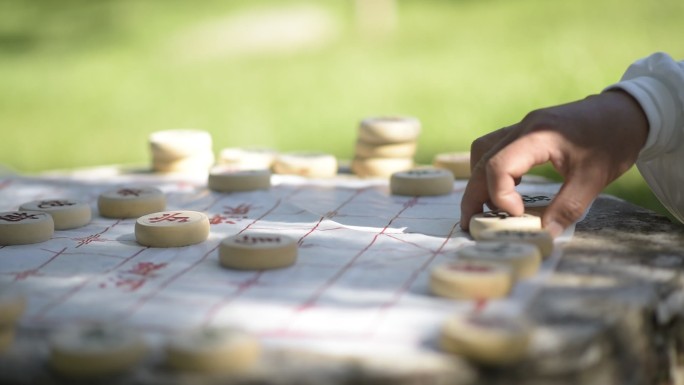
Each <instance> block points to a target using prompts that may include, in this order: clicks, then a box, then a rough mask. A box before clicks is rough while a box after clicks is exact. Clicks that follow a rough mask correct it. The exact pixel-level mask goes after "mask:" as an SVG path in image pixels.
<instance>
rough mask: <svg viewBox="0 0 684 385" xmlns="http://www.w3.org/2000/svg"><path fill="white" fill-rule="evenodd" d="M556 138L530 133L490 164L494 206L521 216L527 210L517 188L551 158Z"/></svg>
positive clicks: (488, 172)
mask: <svg viewBox="0 0 684 385" xmlns="http://www.w3.org/2000/svg"><path fill="white" fill-rule="evenodd" d="M555 141H556V138H555V137H554V135H553V134H551V133H549V132H544V131H539V132H533V133H529V134H527V135H525V136H522V137H520V138H518V139H516V140H515V141H513V142H511V143H510V144H508V145H507V146H506V147H504V148H502V149H501V150H500V151H499V152H498V153H496V154H495V155H494V156H492V157H491V158H490V159H489V161H488V162H487V166H486V176H487V186H488V195H489V199H490V200H491V201H492V203H493V204H494V205H495V206H496V207H498V208H499V209H501V210H504V211H507V212H509V213H511V214H512V215H522V214H523V213H524V211H525V208H524V206H523V203H522V199H521V198H520V194H518V192H517V191H516V190H515V186H516V185H517V184H518V182H519V181H520V178H521V177H522V176H523V175H524V174H525V173H527V171H529V170H530V169H531V168H532V167H534V166H536V165H539V164H542V163H546V162H547V161H548V160H549V159H550V157H551V151H552V149H553V148H554V146H553V143H554V142H555Z"/></svg>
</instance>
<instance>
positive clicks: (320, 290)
mask: <svg viewBox="0 0 684 385" xmlns="http://www.w3.org/2000/svg"><path fill="white" fill-rule="evenodd" d="M417 200H418V198H417V197H414V198H412V199H411V200H410V201H409V202H416V201H417ZM409 202H407V204H405V205H404V206H403V207H402V209H401V210H399V212H398V213H397V214H396V215H394V217H392V219H390V220H389V222H388V223H387V224H386V225H385V227H384V228H383V229H382V230H381V231H380V232H379V233H377V234H375V236H373V239H372V240H371V241H370V243H369V244H368V245H366V246H365V247H364V248H363V249H361V250H360V251H359V252H358V253H356V255H354V257H352V259H351V260H350V261H349V262H347V263H346V264H345V265H344V266H342V268H340V270H338V271H337V273H335V275H334V276H332V277H331V278H330V279H329V280H328V281H327V282H326V283H324V284H323V285H322V286H321V287H319V288H318V289H317V290H316V291H315V292H314V294H313V295H311V296H310V297H309V298H308V299H307V300H306V301H305V302H304V303H302V304H301V305H299V306H298V307H297V308H296V309H295V315H297V314H299V313H302V312H304V311H306V310H308V309H310V308H312V307H314V305H315V304H316V302H317V301H318V300H319V299H320V298H321V296H323V293H325V291H326V290H328V289H329V288H330V287H331V286H332V285H334V284H335V283H336V282H337V281H338V280H339V279H340V278H342V276H343V275H344V274H345V273H346V272H347V271H348V270H349V269H350V268H351V267H352V266H354V264H355V263H356V261H357V260H358V259H359V257H361V256H362V255H363V254H364V253H365V252H366V251H368V250H369V249H370V248H371V246H373V245H374V244H375V242H376V241H377V239H378V238H379V237H380V236H381V235H383V234H384V233H385V231H386V230H387V228H389V226H390V225H392V222H393V221H394V220H396V219H397V218H398V217H399V216H400V215H401V214H402V213H403V212H404V211H406V210H407V209H409V208H410V207H411V206H412V204H410V203H409ZM291 322H293V320H290V323H291ZM288 329H289V326H288V327H286V328H285V329H284V330H288Z"/></svg>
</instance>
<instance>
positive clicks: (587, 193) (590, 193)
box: [542, 172, 605, 237]
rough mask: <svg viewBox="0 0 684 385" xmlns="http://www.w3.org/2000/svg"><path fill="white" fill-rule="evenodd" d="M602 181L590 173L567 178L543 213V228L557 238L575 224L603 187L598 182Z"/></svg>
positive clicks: (603, 185)
mask: <svg viewBox="0 0 684 385" xmlns="http://www.w3.org/2000/svg"><path fill="white" fill-rule="evenodd" d="M602 180H603V178H601V177H599V176H598V175H595V173H590V172H585V173H582V174H581V176H580V174H579V173H576V174H573V175H572V176H570V177H568V178H567V179H566V181H565V183H564V184H563V186H562V187H561V189H560V191H559V192H558V194H557V195H556V197H555V198H554V199H553V201H552V202H551V204H550V205H549V207H548V208H547V209H546V211H545V212H544V216H543V218H542V223H543V226H544V228H545V229H546V230H548V231H549V232H550V233H551V235H553V236H554V237H557V236H558V235H560V234H561V233H562V232H563V230H564V229H566V228H567V227H568V226H571V225H572V224H574V223H575V222H577V221H578V220H579V219H580V218H581V217H582V216H583V215H584V212H585V211H586V210H587V209H588V208H589V206H590V205H591V203H592V202H593V201H594V199H595V198H596V197H597V196H598V195H599V194H600V193H601V191H602V190H603V188H604V187H605V184H603V183H601V182H600V181H602Z"/></svg>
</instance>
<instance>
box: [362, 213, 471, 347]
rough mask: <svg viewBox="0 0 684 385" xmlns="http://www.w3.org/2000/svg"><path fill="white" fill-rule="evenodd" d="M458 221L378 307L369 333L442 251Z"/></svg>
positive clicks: (457, 225)
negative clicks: (434, 248) (428, 255)
mask: <svg viewBox="0 0 684 385" xmlns="http://www.w3.org/2000/svg"><path fill="white" fill-rule="evenodd" d="M459 223H460V222H456V223H455V224H454V225H453V226H452V227H451V230H450V231H449V235H447V237H446V238H444V241H443V242H442V244H441V245H440V246H439V248H437V250H435V251H433V252H432V255H430V258H428V259H427V260H425V261H424V262H423V264H422V265H421V266H420V267H419V268H418V269H416V270H414V271H413V272H412V273H411V275H410V276H409V278H408V279H407V280H406V282H404V285H402V287H401V288H399V290H397V291H396V292H395V294H394V297H393V298H392V299H391V300H390V301H389V302H387V303H385V304H383V305H382V306H381V307H380V310H379V314H378V316H377V318H376V320H375V322H374V325H375V326H374V327H373V331H372V332H371V334H374V333H375V331H376V329H377V327H378V325H380V324H381V322H382V320H383V319H384V318H385V316H386V314H387V311H388V310H389V309H391V308H393V307H394V306H396V305H397V303H399V300H400V299H401V297H403V296H404V294H406V292H407V291H408V290H409V289H410V288H411V285H413V283H414V282H415V281H416V279H418V276H419V275H420V273H422V272H423V271H425V269H427V267H428V266H430V264H431V263H432V262H433V261H434V260H435V258H436V257H437V255H439V254H440V253H441V252H442V249H444V246H446V244H447V242H449V239H451V237H453V235H454V233H455V232H456V231H457V229H458V228H459Z"/></svg>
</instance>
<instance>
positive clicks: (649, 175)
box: [607, 53, 684, 223]
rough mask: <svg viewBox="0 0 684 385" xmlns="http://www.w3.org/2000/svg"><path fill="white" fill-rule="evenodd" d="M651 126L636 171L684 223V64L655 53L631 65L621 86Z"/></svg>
mask: <svg viewBox="0 0 684 385" xmlns="http://www.w3.org/2000/svg"><path fill="white" fill-rule="evenodd" d="M607 89H621V90H623V91H625V92H627V93H629V94H630V95H632V97H634V98H635V99H636V100H637V101H638V102H639V104H640V105H641V108H642V109H643V110H644V113H645V114H646V117H647V119H648V123H649V133H648V139H647V140H646V144H645V145H644V148H642V149H641V152H640V153H639V159H638V160H637V167H638V168H639V172H641V175H642V176H643V177H644V179H645V180H646V183H648V185H649V187H650V188H651V190H653V192H654V193H655V195H656V196H657V197H658V199H659V200H660V202H661V203H662V204H663V206H665V208H667V209H668V211H670V213H672V215H673V216H675V217H676V218H677V219H678V220H679V221H680V222H683V223H684V61H681V62H677V61H675V60H673V59H672V58H671V57H670V56H668V55H667V54H664V53H655V54H653V55H651V56H649V57H647V58H644V59H641V60H638V61H637V62H635V63H634V64H632V65H631V66H630V67H629V68H628V69H627V71H626V72H625V74H624V75H623V76H622V79H621V80H620V82H619V83H617V84H614V85H612V86H610V87H608V88H607Z"/></svg>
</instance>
